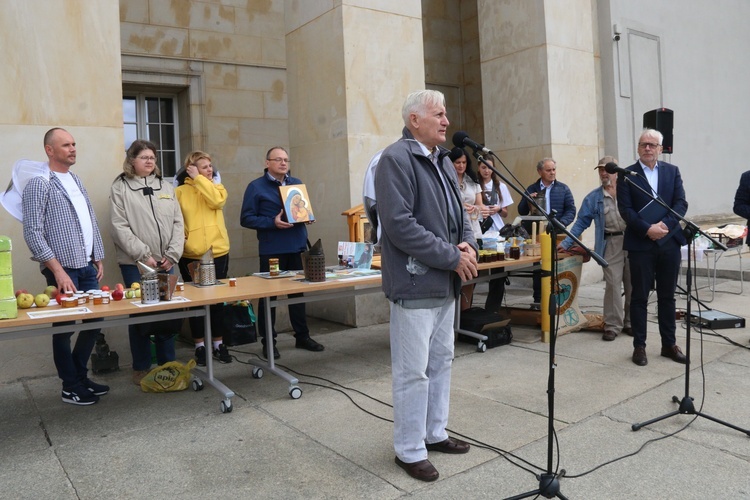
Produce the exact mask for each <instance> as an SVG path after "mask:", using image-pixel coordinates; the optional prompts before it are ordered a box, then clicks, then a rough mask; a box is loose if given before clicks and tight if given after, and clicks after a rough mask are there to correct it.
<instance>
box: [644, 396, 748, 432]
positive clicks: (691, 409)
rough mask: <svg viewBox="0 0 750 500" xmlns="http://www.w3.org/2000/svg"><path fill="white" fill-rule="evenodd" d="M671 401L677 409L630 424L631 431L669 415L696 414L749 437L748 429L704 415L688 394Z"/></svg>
mask: <svg viewBox="0 0 750 500" xmlns="http://www.w3.org/2000/svg"><path fill="white" fill-rule="evenodd" d="M672 401H673V402H675V403H680V407H679V408H678V409H677V410H675V411H672V412H669V413H667V414H665V415H662V416H660V417H656V418H652V419H651V420H647V421H646V422H642V423H639V424H633V425H632V426H631V429H633V431H637V430H640V429H641V428H642V427H645V426H647V425H650V424H653V423H654V422H659V421H661V420H664V419H667V418H669V417H674V416H675V415H697V416H699V417H703V418H707V419H708V420H711V421H712V422H716V423H717V424H721V425H724V426H726V427H729V428H730V429H734V430H736V431H740V432H743V433H745V434H747V436H748V437H750V430H748V429H743V428H742V427H737V426H736V425H733V424H730V423H729V422H724V421H723V420H719V419H718V418H715V417H712V416H711V415H706V414H705V413H703V412H700V411H697V410H696V409H695V405H694V404H693V398H692V397H690V396H685V397H683V398H682V399H680V398H678V397H677V396H672Z"/></svg>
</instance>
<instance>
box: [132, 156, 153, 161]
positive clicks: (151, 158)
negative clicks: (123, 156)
mask: <svg viewBox="0 0 750 500" xmlns="http://www.w3.org/2000/svg"><path fill="white" fill-rule="evenodd" d="M136 158H138V159H139V160H143V161H156V157H155V156H136Z"/></svg>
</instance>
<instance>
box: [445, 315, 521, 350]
mask: <svg viewBox="0 0 750 500" xmlns="http://www.w3.org/2000/svg"><path fill="white" fill-rule="evenodd" d="M460 326H461V329H462V330H468V331H470V332H475V333H481V334H482V335H485V336H486V337H487V340H486V341H485V345H486V346H487V347H488V348H490V349H491V348H493V347H497V346H499V345H506V344H510V341H511V340H513V333H512V332H511V330H510V320H509V319H503V317H502V316H500V315H499V314H497V313H494V312H491V311H486V310H485V309H483V308H481V307H470V308H469V309H466V310H465V311H461V325H460ZM458 340H459V341H461V342H467V343H469V344H476V343H477V339H475V338H474V337H470V336H468V335H466V334H463V333H459V334H458Z"/></svg>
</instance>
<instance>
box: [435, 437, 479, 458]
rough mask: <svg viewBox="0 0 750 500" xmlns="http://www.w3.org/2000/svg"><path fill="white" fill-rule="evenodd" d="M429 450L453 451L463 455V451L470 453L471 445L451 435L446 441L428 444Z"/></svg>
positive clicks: (454, 453) (452, 452)
mask: <svg viewBox="0 0 750 500" xmlns="http://www.w3.org/2000/svg"><path fill="white" fill-rule="evenodd" d="M425 444H426V446H427V451H439V452H440V453H451V454H453V455H461V454H463V453H469V449H471V445H469V443H466V442H464V441H461V440H460V439H455V438H452V437H449V438H448V439H446V440H445V441H440V442H439V443H432V444H427V443H425Z"/></svg>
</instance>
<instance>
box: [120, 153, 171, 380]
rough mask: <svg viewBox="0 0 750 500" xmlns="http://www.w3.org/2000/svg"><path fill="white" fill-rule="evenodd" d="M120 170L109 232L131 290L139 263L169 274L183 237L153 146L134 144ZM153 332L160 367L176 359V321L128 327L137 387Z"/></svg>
mask: <svg viewBox="0 0 750 500" xmlns="http://www.w3.org/2000/svg"><path fill="white" fill-rule="evenodd" d="M122 170H123V172H122V173H121V174H120V175H118V176H117V178H116V179H115V181H114V183H113V184H112V188H111V191H110V202H111V206H112V210H111V223H112V225H111V232H112V240H113V241H114V244H115V251H116V254H117V263H118V264H119V265H120V271H121V272H122V279H123V281H124V282H125V286H130V285H131V284H133V283H135V282H139V281H140V280H141V274H140V271H139V270H138V267H137V265H136V262H139V261H140V262H142V263H144V264H146V265H147V266H149V267H151V268H153V269H160V270H162V271H167V272H170V273H171V272H172V268H173V266H174V265H175V264H177V262H178V261H179V260H180V257H181V256H182V250H183V244H184V241H185V233H184V229H183V219H182V211H181V210H180V205H179V203H178V202H177V198H176V197H175V193H174V188H173V187H172V185H171V184H170V183H168V182H165V181H164V180H163V179H162V175H161V172H160V171H159V167H158V166H157V165H156V145H154V144H153V143H152V142H149V141H145V140H141V139H139V140H136V141H134V142H133V144H131V145H130V148H128V151H127V153H126V155H125V161H124V162H123V165H122ZM152 333H153V334H154V340H155V343H156V344H155V347H156V360H157V362H158V363H159V364H160V365H162V364H164V363H166V362H168V361H174V359H175V348H174V336H175V335H176V334H177V333H179V322H175V321H160V322H157V323H153V324H149V325H146V324H141V325H130V326H129V327H128V335H129V337H130V352H131V354H132V355H133V383H135V384H136V385H140V383H141V379H142V378H143V377H144V376H145V375H146V374H147V373H148V372H149V369H150V368H151V334H152Z"/></svg>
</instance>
